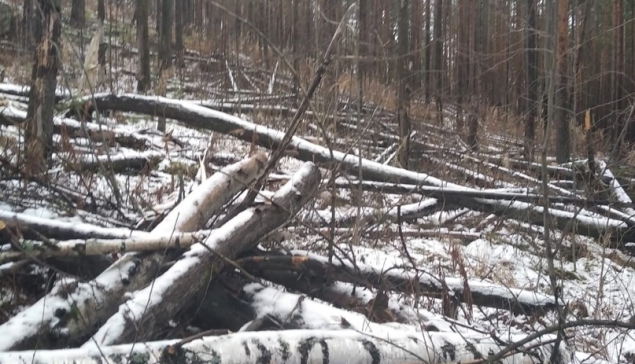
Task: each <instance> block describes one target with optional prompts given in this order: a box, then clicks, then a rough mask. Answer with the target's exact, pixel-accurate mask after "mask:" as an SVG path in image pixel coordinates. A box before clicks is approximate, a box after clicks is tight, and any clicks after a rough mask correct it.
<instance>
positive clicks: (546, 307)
mask: <svg viewBox="0 0 635 364" xmlns="http://www.w3.org/2000/svg"><path fill="white" fill-rule="evenodd" d="M236 263H237V264H239V265H240V266H241V267H242V268H243V269H245V270H247V271H248V272H249V273H251V274H253V275H256V276H259V277H262V278H264V279H267V280H271V281H273V282H274V283H281V282H277V281H275V277H276V276H275V275H270V274H269V273H275V272H277V271H283V272H292V273H295V275H296V278H297V279H298V280H300V281H303V280H305V279H313V280H315V279H320V280H323V282H325V283H326V282H331V281H341V282H348V283H353V284H356V285H359V286H362V287H369V288H370V287H372V288H375V289H381V290H389V291H396V292H400V293H406V294H412V293H419V294H422V295H425V296H429V297H435V298H441V297H443V296H444V295H448V290H449V291H450V292H452V293H451V294H453V295H454V297H455V298H456V299H457V300H458V301H459V302H466V301H467V302H470V301H471V302H472V303H473V304H474V305H476V306H483V307H492V308H498V309H503V310H509V311H511V312H513V313H515V314H523V315H531V314H544V313H546V312H548V311H551V310H554V309H556V305H555V303H554V302H553V301H550V300H544V301H542V300H536V302H532V301H530V300H521V299H516V298H514V297H513V296H514V295H513V293H512V294H511V295H510V294H509V293H511V292H509V291H507V290H506V289H503V291H504V292H505V293H502V294H496V293H495V292H496V290H495V289H478V283H477V282H474V283H471V285H472V288H471V290H465V286H464V284H463V283H461V284H460V285H459V284H454V283H453V282H452V281H449V282H447V283H446V284H447V285H446V284H444V282H441V281H437V280H435V279H434V278H433V277H432V276H427V275H422V276H421V278H417V277H416V276H414V275H410V274H407V273H400V272H395V271H389V272H385V273H382V272H381V271H380V270H378V269H372V268H370V267H367V266H362V268H360V269H356V268H355V267H353V266H352V265H349V264H340V263H335V262H334V263H333V264H328V259H327V258H324V259H315V258H311V257H307V256H299V255H279V256H265V257H250V258H243V259H239V260H237V261H236ZM309 283H310V282H308V281H307V284H309ZM467 283H468V284H470V282H469V281H468V282H467ZM415 286H418V289H417V288H415ZM444 286H445V287H444ZM470 291H471V292H470ZM510 296H511V297H510ZM541 298H542V297H541ZM544 298H546V296H545V297H544Z"/></svg>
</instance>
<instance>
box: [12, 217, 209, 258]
mask: <svg viewBox="0 0 635 364" xmlns="http://www.w3.org/2000/svg"><path fill="white" fill-rule="evenodd" d="M0 223H1V222H0ZM206 237H207V234H205V233H202V232H197V233H179V234H171V235H165V236H155V235H154V234H152V235H150V236H148V237H144V238H132V239H85V240H67V241H60V242H57V243H55V246H54V247H49V246H47V245H41V246H36V247H31V248H30V249H29V250H23V251H14V250H11V251H0V264H2V263H4V262H8V261H13V260H20V259H28V258H38V259H47V258H52V257H56V258H70V257H86V256H92V255H103V254H113V253H116V254H125V253H128V252H141V251H160V250H166V249H181V248H183V249H186V248H189V247H190V246H192V245H193V244H196V243H198V242H201V241H203V240H204V239H205V238H206Z"/></svg>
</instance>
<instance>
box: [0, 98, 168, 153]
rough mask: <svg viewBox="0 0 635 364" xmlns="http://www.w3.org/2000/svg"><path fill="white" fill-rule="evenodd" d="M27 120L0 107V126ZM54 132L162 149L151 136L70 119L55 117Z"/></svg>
mask: <svg viewBox="0 0 635 364" xmlns="http://www.w3.org/2000/svg"><path fill="white" fill-rule="evenodd" d="M25 120H26V111H24V110H19V109H16V108H14V107H11V106H9V107H0V124H3V125H14V124H20V123H23V122H24V121H25ZM53 123H54V125H53V132H54V133H56V134H67V135H69V136H71V137H74V138H88V139H90V140H92V141H94V142H106V143H108V144H110V143H112V142H117V143H119V145H121V146H123V147H127V148H131V149H135V150H145V149H148V148H150V147H154V148H155V149H159V150H161V149H162V144H158V143H157V142H155V141H154V140H153V138H152V137H151V136H149V135H144V134H142V133H139V132H131V131H128V130H118V129H114V130H109V129H108V128H106V127H105V126H100V125H99V124H95V123H81V122H79V121H77V120H73V119H69V118H61V117H55V118H54V119H53Z"/></svg>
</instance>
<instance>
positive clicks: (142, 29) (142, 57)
mask: <svg viewBox="0 0 635 364" xmlns="http://www.w3.org/2000/svg"><path fill="white" fill-rule="evenodd" d="M136 5H137V7H136V10H137V16H138V19H137V47H138V49H139V53H138V56H139V64H138V66H137V91H138V92H143V93H145V92H146V91H148V90H149V89H150V88H151V82H152V80H151V76H150V39H149V36H148V16H149V14H148V0H136Z"/></svg>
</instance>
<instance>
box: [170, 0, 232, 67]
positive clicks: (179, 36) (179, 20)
mask: <svg viewBox="0 0 635 364" xmlns="http://www.w3.org/2000/svg"><path fill="white" fill-rule="evenodd" d="M184 6H185V4H184V3H183V2H181V1H176V2H175V3H174V51H175V53H176V64H177V66H178V67H183V52H184V45H183V27H184V17H183V15H184V10H185V9H184V8H183V7H184ZM239 29H240V28H239Z"/></svg>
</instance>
